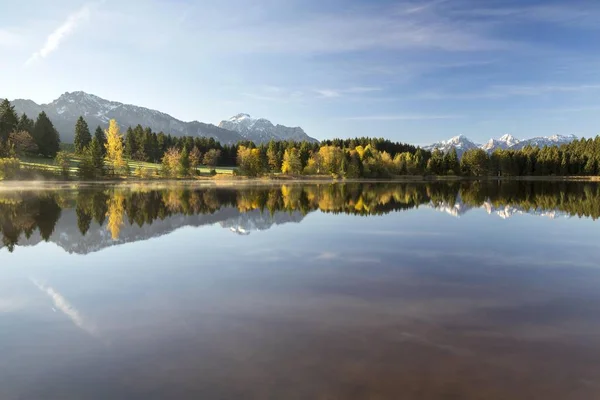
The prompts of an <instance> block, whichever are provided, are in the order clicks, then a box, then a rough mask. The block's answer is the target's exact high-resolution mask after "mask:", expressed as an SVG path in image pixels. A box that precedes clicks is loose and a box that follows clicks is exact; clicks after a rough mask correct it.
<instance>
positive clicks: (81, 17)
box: [25, 4, 92, 66]
mask: <svg viewBox="0 0 600 400" xmlns="http://www.w3.org/2000/svg"><path fill="white" fill-rule="evenodd" d="M91 10H92V4H86V5H84V6H83V7H82V8H80V9H79V10H77V11H75V12H74V13H72V14H70V15H69V16H68V17H67V20H66V21H65V22H64V23H63V24H62V25H60V26H59V27H58V28H56V29H55V30H54V31H53V32H52V33H51V34H50V35H48V37H47V38H46V42H45V43H44V46H43V47H42V48H41V49H39V50H38V51H36V52H35V53H33V54H32V55H31V57H29V59H28V60H27V61H26V62H25V65H26V66H28V65H31V64H33V63H35V62H37V61H39V60H40V59H42V58H46V57H47V56H48V55H50V54H51V53H52V52H54V51H56V50H57V49H58V47H59V46H60V44H61V43H62V42H63V40H65V38H67V37H68V36H69V35H71V34H72V33H73V32H74V31H75V29H76V28H77V26H79V25H80V24H81V23H82V22H83V21H85V20H87V19H88V18H89V17H90V14H91Z"/></svg>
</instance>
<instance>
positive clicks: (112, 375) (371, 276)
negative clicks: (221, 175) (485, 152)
mask: <svg viewBox="0 0 600 400" xmlns="http://www.w3.org/2000/svg"><path fill="white" fill-rule="evenodd" d="M598 217H600V186H599V185H598V184H595V183H577V182H570V183H565V182H554V183H553V182H495V181H487V182H430V183H362V184H361V183H343V184H342V183H337V184H330V183H320V184H288V185H246V186H241V187H237V188H236V187H230V186H206V187H186V186H183V185H176V186H170V187H161V186H144V185H139V186H86V187H83V186H82V187H79V188H77V187H73V188H62V189H59V188H51V187H48V186H46V187H43V188H36V187H26V188H14V187H12V188H6V187H2V186H0V230H1V232H2V244H1V245H0V246H1V247H0V398H1V399H3V400H6V399H21V400H23V399H27V400H28V399H60V400H65V399H144V400H146V399H167V398H168V399H188V398H193V399H502V400H506V399H593V398H600V223H599V222H598V220H597V219H598Z"/></svg>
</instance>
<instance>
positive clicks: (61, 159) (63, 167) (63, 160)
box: [55, 151, 71, 179]
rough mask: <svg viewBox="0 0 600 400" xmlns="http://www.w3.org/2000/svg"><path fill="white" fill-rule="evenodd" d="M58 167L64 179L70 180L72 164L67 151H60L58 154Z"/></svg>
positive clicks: (56, 159) (56, 160)
mask: <svg viewBox="0 0 600 400" xmlns="http://www.w3.org/2000/svg"><path fill="white" fill-rule="evenodd" d="M55 162H56V165H58V167H59V168H60V172H61V174H62V177H63V178H65V179H66V178H68V177H69V174H70V172H71V171H70V170H71V162H70V161H69V154H68V153H67V152H66V151H59V152H58V153H56V158H55Z"/></svg>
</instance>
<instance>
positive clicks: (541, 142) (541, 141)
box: [511, 135, 577, 150]
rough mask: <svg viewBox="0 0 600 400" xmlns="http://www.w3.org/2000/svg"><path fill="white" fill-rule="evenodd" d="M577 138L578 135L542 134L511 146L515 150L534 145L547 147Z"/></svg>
mask: <svg viewBox="0 0 600 400" xmlns="http://www.w3.org/2000/svg"><path fill="white" fill-rule="evenodd" d="M574 140H577V136H575V135H566V136H563V135H552V136H540V137H534V138H531V139H527V140H523V141H521V142H519V143H518V144H516V145H515V146H512V147H511V148H512V149H514V150H519V149H522V148H523V147H525V146H533V147H546V146H560V145H561V144H566V143H571V142H572V141H574Z"/></svg>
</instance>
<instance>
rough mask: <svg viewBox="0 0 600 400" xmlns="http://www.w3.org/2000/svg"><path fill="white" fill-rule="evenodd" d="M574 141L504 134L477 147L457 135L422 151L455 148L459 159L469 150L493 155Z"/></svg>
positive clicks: (555, 137) (560, 138) (561, 137)
mask: <svg viewBox="0 0 600 400" xmlns="http://www.w3.org/2000/svg"><path fill="white" fill-rule="evenodd" d="M576 139H577V136H575V135H566V136H563V135H552V136H544V137H534V138H531V139H526V140H519V139H517V138H515V137H514V136H512V135H509V134H506V135H503V136H502V137H500V138H499V139H490V140H489V141H488V142H487V143H485V144H483V145H479V144H476V143H474V142H472V141H471V140H469V139H468V138H467V137H466V136H464V135H459V136H455V137H453V138H451V139H449V140H443V141H441V142H438V143H434V144H432V145H430V146H425V147H424V149H425V150H430V151H433V150H435V149H439V150H441V151H443V152H447V151H450V150H451V149H452V148H455V149H456V153H457V154H458V156H459V157H461V156H462V154H463V153H464V152H465V151H467V150H469V149H476V148H480V149H482V150H485V151H486V152H488V153H493V152H494V150H497V149H502V150H506V149H511V150H520V149H522V148H524V147H525V146H528V145H529V146H534V147H546V146H560V145H561V144H566V143H570V142H572V141H573V140H576Z"/></svg>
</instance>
